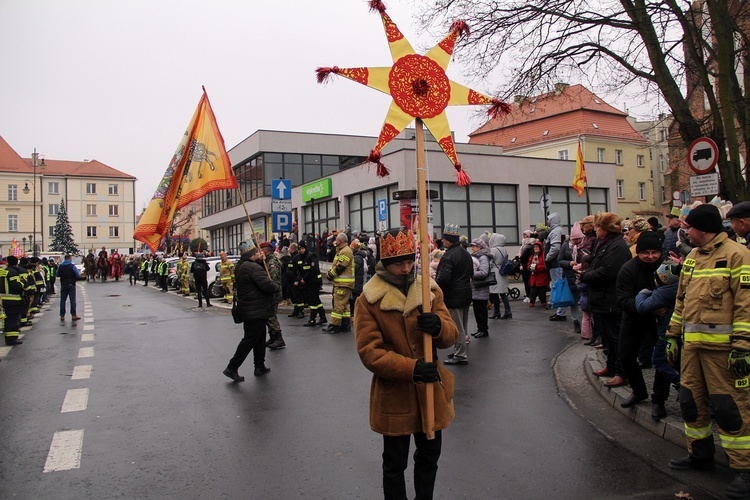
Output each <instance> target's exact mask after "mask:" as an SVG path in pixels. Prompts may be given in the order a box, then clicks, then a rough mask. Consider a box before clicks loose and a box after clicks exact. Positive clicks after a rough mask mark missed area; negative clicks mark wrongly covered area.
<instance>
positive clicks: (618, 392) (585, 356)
mask: <svg viewBox="0 0 750 500" xmlns="http://www.w3.org/2000/svg"><path fill="white" fill-rule="evenodd" d="M583 342H584V341H583V340H579V341H578V342H577V343H576V344H574V345H573V346H571V348H570V349H568V350H567V352H566V354H565V355H570V356H576V357H578V358H580V362H581V365H582V366H581V367H582V369H583V371H584V373H585V374H586V377H587V378H588V381H589V383H590V384H591V385H592V386H593V387H594V389H595V390H596V391H598V393H599V395H600V396H601V397H602V398H604V400H605V401H607V404H608V405H611V406H612V409H613V410H616V411H618V412H620V413H621V414H623V415H624V416H626V417H627V418H629V419H630V420H632V421H633V422H635V423H636V424H638V425H640V426H641V427H643V428H644V429H647V430H649V431H651V432H653V433H654V434H656V435H657V436H659V437H660V438H662V439H665V440H667V441H669V442H671V443H673V444H675V445H677V446H680V447H682V448H685V447H686V441H685V432H684V429H685V427H684V424H683V421H682V418H681V416H680V415H681V413H680V404H679V402H678V400H677V391H676V390H674V388H672V389H671V390H670V393H669V399H668V400H667V402H666V405H665V406H666V408H667V417H666V418H664V419H662V420H660V421H659V422H655V421H654V420H653V419H652V418H651V399H650V398H649V399H647V400H645V401H642V402H641V403H638V404H637V405H635V406H634V407H633V408H622V407H621V406H620V403H622V402H623V401H624V400H625V399H627V398H628V396H630V393H631V390H630V387H628V386H627V385H626V386H622V387H616V388H614V389H612V388H609V387H606V386H605V385H604V382H606V381H607V380H609V378H600V377H597V376H596V375H594V373H593V372H594V371H595V370H600V369H602V368H604V367H605V365H606V356H605V355H604V350H603V349H596V348H593V347H589V346H585V345H583ZM643 378H644V379H645V381H646V387H648V388H649V393H650V392H651V387H652V386H653V383H654V369H653V368H649V369H646V370H643ZM558 382H559V383H561V384H562V385H565V381H564V380H558ZM714 441H715V445H716V453H715V456H714V459H715V460H716V463H717V464H720V465H723V466H725V467H728V466H729V463H728V461H727V456H726V454H725V453H724V449H723V448H722V447H721V443H720V441H719V439H718V435H717V433H716V430H714Z"/></svg>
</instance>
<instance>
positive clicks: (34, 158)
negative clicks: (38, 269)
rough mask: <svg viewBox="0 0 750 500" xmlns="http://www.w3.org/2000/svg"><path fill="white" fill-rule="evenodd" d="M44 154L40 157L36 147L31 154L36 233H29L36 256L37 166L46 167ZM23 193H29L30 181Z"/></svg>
mask: <svg viewBox="0 0 750 500" xmlns="http://www.w3.org/2000/svg"><path fill="white" fill-rule="evenodd" d="M44 166H45V165H44V156H42V158H39V153H37V152H36V148H34V152H33V153H32V155H31V167H32V168H33V169H34V182H33V185H32V189H33V190H34V234H33V235H29V241H31V252H32V255H33V256H34V257H36V256H37V250H36V169H37V167H40V168H44ZM23 193H24V194H29V183H28V182H27V183H26V184H25V185H24V187H23Z"/></svg>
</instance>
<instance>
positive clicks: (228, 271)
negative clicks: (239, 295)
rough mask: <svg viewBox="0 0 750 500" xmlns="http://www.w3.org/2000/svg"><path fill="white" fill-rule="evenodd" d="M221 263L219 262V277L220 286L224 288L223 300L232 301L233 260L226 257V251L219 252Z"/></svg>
mask: <svg viewBox="0 0 750 500" xmlns="http://www.w3.org/2000/svg"><path fill="white" fill-rule="evenodd" d="M219 257H221V264H219V279H220V280H221V287H222V288H223V289H224V302H227V303H228V304H231V303H232V300H233V299H234V294H233V292H234V262H232V261H231V260H229V259H227V253H226V252H221V253H220V254H219Z"/></svg>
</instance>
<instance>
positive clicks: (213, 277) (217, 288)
mask: <svg viewBox="0 0 750 500" xmlns="http://www.w3.org/2000/svg"><path fill="white" fill-rule="evenodd" d="M227 259H229V260H231V261H232V262H234V263H235V264H237V262H238V261H239V260H240V257H239V255H228V256H227ZM206 262H207V263H208V273H206V281H207V282H208V292H207V293H208V296H209V298H212V299H216V298H219V297H223V296H224V291H223V290H222V288H221V280H219V266H220V265H221V257H208V258H206ZM189 282H190V291H191V292H194V291H195V279H194V278H193V274H192V273H191V274H190V280H189Z"/></svg>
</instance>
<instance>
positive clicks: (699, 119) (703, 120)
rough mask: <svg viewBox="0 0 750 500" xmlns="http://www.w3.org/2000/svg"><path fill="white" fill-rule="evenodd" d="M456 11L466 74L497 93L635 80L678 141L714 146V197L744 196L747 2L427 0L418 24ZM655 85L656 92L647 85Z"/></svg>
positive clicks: (749, 71)
mask: <svg viewBox="0 0 750 500" xmlns="http://www.w3.org/2000/svg"><path fill="white" fill-rule="evenodd" d="M455 19H462V20H464V21H466V22H467V23H468V25H469V27H470V28H471V30H472V32H471V34H470V35H469V36H467V37H465V38H464V39H463V40H462V41H461V42H460V44H461V45H462V46H463V50H460V49H459V50H457V52H456V53H457V54H461V57H462V59H463V60H465V61H466V62H468V66H469V68H470V71H471V72H472V73H473V75H474V76H477V77H481V78H486V79H492V80H493V81H494V80H495V79H497V78H502V81H504V82H506V83H505V84H503V85H502V86H501V88H500V93H501V94H503V97H506V98H507V97H511V96H514V95H534V94H540V93H544V92H547V91H549V89H551V88H552V87H553V85H554V84H555V83H557V82H564V81H569V80H570V79H572V78H577V79H580V80H582V81H584V82H588V83H587V85H588V86H590V88H592V89H593V90H595V91H603V92H612V91H617V92H622V91H623V89H625V88H633V84H639V85H638V86H637V87H638V94H640V97H641V98H642V99H643V100H644V102H646V101H647V100H649V99H650V100H651V101H652V102H653V101H655V100H657V98H659V99H660V100H663V101H662V102H664V103H666V105H667V106H668V107H669V109H670V111H671V113H672V116H673V117H674V119H675V122H676V124H677V130H678V133H679V136H680V137H681V139H682V141H683V142H684V145H685V146H687V145H689V144H690V143H691V142H692V141H693V140H695V139H697V138H699V137H710V138H711V139H713V140H714V141H715V142H716V144H717V145H718V146H719V171H720V174H721V182H722V191H723V193H722V194H723V195H724V196H726V197H728V198H729V199H731V200H733V201H737V200H747V199H750V182H749V181H750V177H749V176H748V172H747V170H746V169H745V165H746V160H747V148H746V145H747V144H748V143H749V142H750V95H749V94H748V92H750V51H749V50H748V46H749V45H750V43H749V42H750V2H748V1H746V0H724V1H721V0H697V1H695V2H685V1H680V0H619V1H618V0H602V1H601V2H590V1H588V0H573V1H570V0H528V1H523V0H521V1H514V0H437V2H436V3H434V4H432V6H429V7H425V10H424V11H423V12H422V15H421V22H422V24H423V26H425V27H430V26H434V25H435V24H436V23H440V24H444V22H445V21H448V20H451V21H452V20H455ZM655 92H656V93H655Z"/></svg>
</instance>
